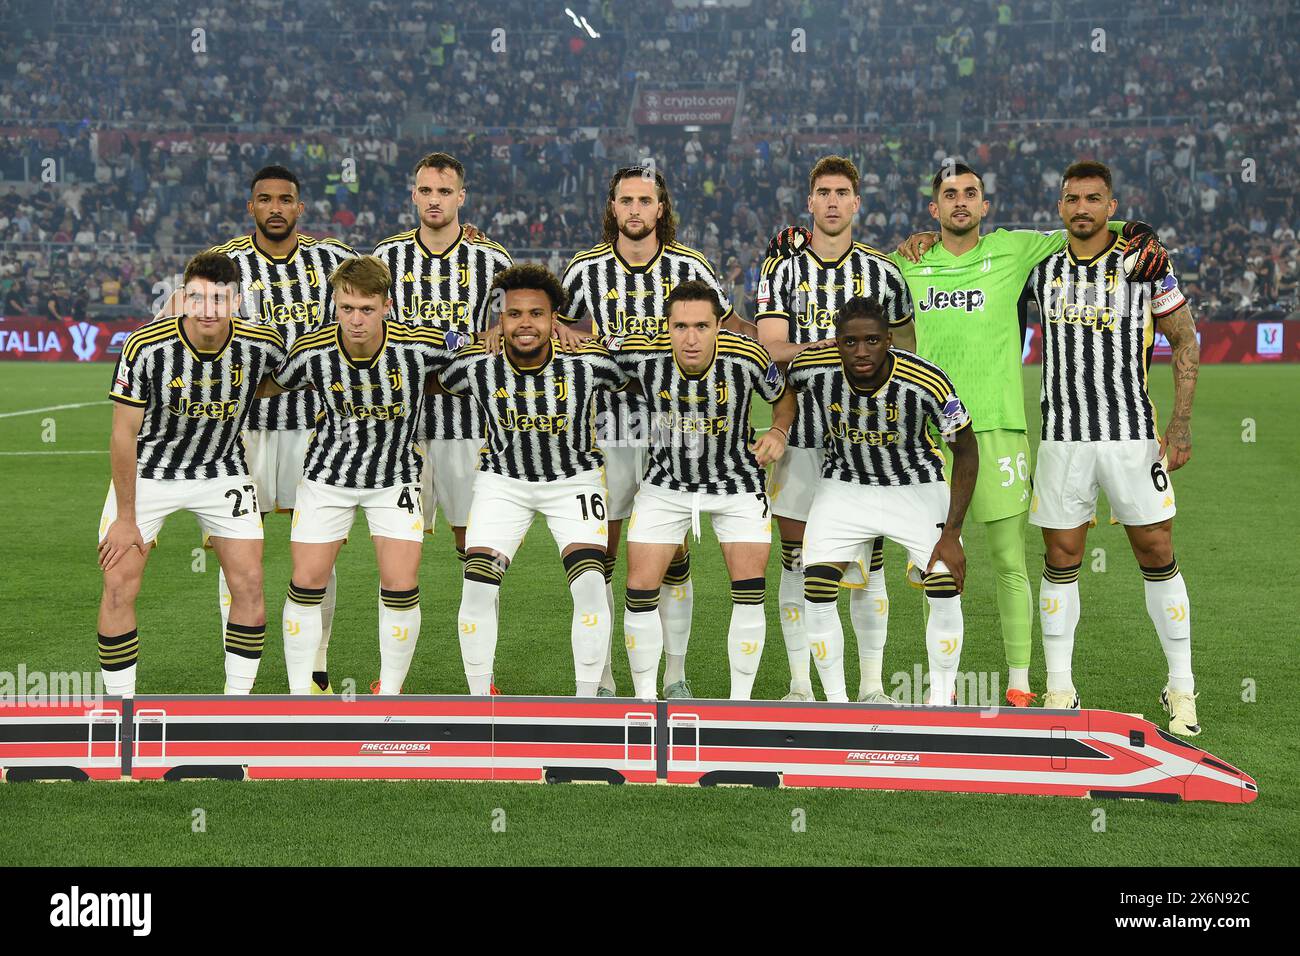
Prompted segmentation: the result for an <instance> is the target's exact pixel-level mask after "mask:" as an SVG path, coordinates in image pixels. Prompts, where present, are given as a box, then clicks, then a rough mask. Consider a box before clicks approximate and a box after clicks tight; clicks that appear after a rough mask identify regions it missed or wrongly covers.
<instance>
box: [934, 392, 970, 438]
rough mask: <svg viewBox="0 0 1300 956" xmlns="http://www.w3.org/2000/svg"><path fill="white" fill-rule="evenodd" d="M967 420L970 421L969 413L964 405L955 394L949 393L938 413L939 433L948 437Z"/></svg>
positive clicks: (959, 429) (963, 425)
mask: <svg viewBox="0 0 1300 956" xmlns="http://www.w3.org/2000/svg"><path fill="white" fill-rule="evenodd" d="M968 422H970V413H969V412H967V411H966V406H965V405H963V404H962V403H961V399H960V398H958V397H957V396H956V395H949V396H948V400H947V401H946V402H944V403H943V409H942V410H941V412H940V414H939V432H940V434H942V435H943V437H944V438H949V437H951V436H952V435H955V434H957V432H959V431H961V429H962V428H964V427H965V426H966V424H967V423H968Z"/></svg>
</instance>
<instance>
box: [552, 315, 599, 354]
mask: <svg viewBox="0 0 1300 956" xmlns="http://www.w3.org/2000/svg"><path fill="white" fill-rule="evenodd" d="M555 337H556V338H557V339H558V340H559V342H560V348H561V349H562V350H564V351H565V352H576V351H577V350H578V349H579V348H580V347H581V346H582V344H583V343H584V342H586V341H587V340H588V339H590V338H591V335H590V333H587V332H579V331H578V330H577V329H572V328H569V326H567V325H565V324H564V323H563V322H556V323H555Z"/></svg>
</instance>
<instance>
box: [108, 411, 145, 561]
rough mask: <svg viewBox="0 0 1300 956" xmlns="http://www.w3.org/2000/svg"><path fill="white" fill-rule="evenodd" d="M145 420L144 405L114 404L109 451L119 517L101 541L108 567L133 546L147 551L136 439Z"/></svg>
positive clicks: (142, 551) (142, 552)
mask: <svg viewBox="0 0 1300 956" xmlns="http://www.w3.org/2000/svg"><path fill="white" fill-rule="evenodd" d="M143 423H144V408H143V406H141V407H135V406H131V405H124V404H121V403H118V404H115V405H114V406H113V432H112V437H111V438H110V439H109V445H108V455H109V461H110V463H111V466H112V469H113V494H114V495H115V496H116V498H117V518H116V520H114V522H113V523H112V524H111V525H109V526H108V531H107V533H106V534H105V535H104V540H103V541H101V542H100V544H99V566H100V567H101V568H102V569H103V570H105V571H111V570H113V567H114V565H116V564H117V563H118V562H119V561H121V560H122V558H123V557H125V556H126V554H127V552H128V551H130V550H131V549H132V548H137V549H139V551H140V553H141V554H144V539H143V538H142V537H141V536H140V528H139V526H138V525H137V524H136V523H135V472H136V442H137V440H138V439H139V437H140V426H141V425H142V424H143Z"/></svg>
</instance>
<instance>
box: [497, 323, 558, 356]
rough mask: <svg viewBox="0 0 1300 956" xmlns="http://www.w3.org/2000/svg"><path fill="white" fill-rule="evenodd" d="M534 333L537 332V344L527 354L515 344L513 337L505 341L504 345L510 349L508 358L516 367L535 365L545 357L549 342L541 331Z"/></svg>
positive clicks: (537, 330)
mask: <svg viewBox="0 0 1300 956" xmlns="http://www.w3.org/2000/svg"><path fill="white" fill-rule="evenodd" d="M535 331H536V332H537V344H536V345H535V346H533V347H532V348H531V349H529V350H528V351H527V352H525V351H523V350H522V349H521V348H520V347H519V346H518V345H517V344H516V343H515V340H514V338H513V337H512V338H509V339H507V340H506V345H507V346H509V348H510V358H511V359H513V360H514V362H515V364H516V365H537V364H539V363H540V362H541V360H542V358H543V357H544V356H545V355H546V349H547V347H548V346H550V344H551V340H550V339H548V338H547V337H546V335H545V333H544V332H543V331H542V330H541V329H536V330H535Z"/></svg>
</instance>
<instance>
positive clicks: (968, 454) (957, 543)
mask: <svg viewBox="0 0 1300 956" xmlns="http://www.w3.org/2000/svg"><path fill="white" fill-rule="evenodd" d="M948 447H949V448H951V449H952V492H951V497H950V498H949V500H948V517H947V518H946V519H944V522H943V531H942V532H941V533H940V535H939V543H938V544H936V545H935V546H934V551H933V553H931V555H930V563H929V564H928V565H927V566H926V569H925V573H926V574H929V573H930V572H931V571H933V570H934V566H935V563H936V562H939V561H942V562H943V563H944V564H946V565H947V566H948V570H949V571H950V572H951V573H952V577H953V580H954V581H956V583H957V590H958V592H960V591H961V590H962V588H963V587H964V586H965V582H966V552H965V551H964V550H963V549H962V546H961V526H962V522H964V521H965V520H966V509H967V508H968V507H970V499H971V495H973V494H974V493H975V477H976V475H978V474H979V469H980V452H979V446H978V445H977V444H976V443H975V430H974V429H973V428H971V427H970V426H969V425H968V426H967V427H965V428H963V429H962V430H961V431H959V432H957V434H956V435H954V436H953V437H952V438H951V439H949V441H948Z"/></svg>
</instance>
